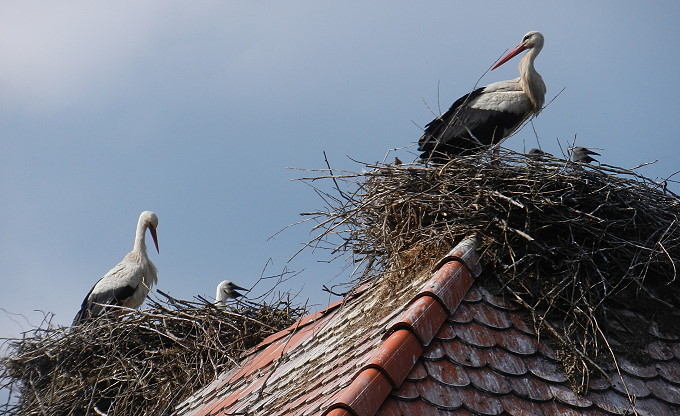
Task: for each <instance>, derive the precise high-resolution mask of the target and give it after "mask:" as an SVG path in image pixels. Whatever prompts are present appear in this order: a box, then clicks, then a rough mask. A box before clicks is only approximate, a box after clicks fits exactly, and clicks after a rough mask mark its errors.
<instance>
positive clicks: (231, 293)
mask: <svg viewBox="0 0 680 416" xmlns="http://www.w3.org/2000/svg"><path fill="white" fill-rule="evenodd" d="M237 290H248V289H244V288H242V287H241V286H238V285H237V284H235V283H233V282H230V281H229V280H223V281H222V282H220V284H219V285H217V293H215V300H217V302H216V304H217V306H225V305H226V304H227V300H229V299H236V298H238V297H241V296H243V295H242V294H241V293H238V292H237Z"/></svg>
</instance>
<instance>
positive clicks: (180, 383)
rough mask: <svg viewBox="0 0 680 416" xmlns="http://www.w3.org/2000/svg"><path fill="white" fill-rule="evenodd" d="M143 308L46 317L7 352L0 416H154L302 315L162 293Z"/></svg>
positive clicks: (273, 305)
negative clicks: (68, 321) (85, 317)
mask: <svg viewBox="0 0 680 416" xmlns="http://www.w3.org/2000/svg"><path fill="white" fill-rule="evenodd" d="M159 293H160V294H161V295H162V296H163V297H164V299H159V300H153V299H150V300H149V302H150V307H149V308H147V309H144V310H140V311H136V310H130V309H122V310H117V311H115V313H110V314H107V315H104V316H101V317H99V318H98V319H95V320H93V321H90V322H87V323H85V324H83V325H80V326H77V327H72V328H71V327H53V326H52V325H51V324H50V318H48V319H47V320H46V321H45V322H43V324H42V325H41V326H40V327H39V328H37V329H34V330H31V331H29V332H27V333H25V334H24V337H23V338H22V339H14V340H9V341H8V342H7V343H6V347H7V348H6V349H7V351H8V354H7V356H6V357H4V358H2V360H1V361H0V387H3V388H7V389H8V390H10V391H11V392H12V395H11V397H10V399H9V400H8V402H7V403H5V404H4V405H0V415H4V414H7V415H9V414H12V415H14V414H21V415H97V414H99V415H101V414H108V415H133V414H134V415H161V414H170V413H171V411H172V409H173V408H174V407H175V406H176V405H177V404H179V403H180V402H181V401H182V400H184V399H185V398H186V397H188V396H189V395H190V394H191V393H193V392H194V391H195V390H196V389H197V388H198V387H201V386H203V385H205V384H207V383H208V382H210V381H212V380H213V379H215V378H216V377H217V375H218V374H219V373H221V372H222V371H223V370H225V369H227V368H229V367H232V366H233V365H235V363H236V362H237V360H238V359H239V357H240V355H241V354H242V353H243V352H244V351H245V350H247V349H248V348H251V347H252V346H254V345H256V344H257V343H259V342H260V341H261V340H262V339H263V338H265V337H266V336H268V335H270V334H272V333H275V332H277V331H279V330H281V329H284V328H286V327H288V326H290V325H291V324H292V323H293V322H295V320H297V319H298V318H299V317H301V316H302V315H304V313H306V311H305V310H304V309H303V308H301V307H297V306H293V305H292V303H291V301H290V299H288V298H287V297H282V296H279V297H278V299H274V300H271V301H269V302H263V303H261V304H256V303H252V302H239V303H234V304H233V305H231V306H228V307H225V308H223V307H218V306H216V305H214V304H213V303H211V302H209V301H207V300H205V299H202V298H197V299H196V300H195V301H186V300H179V299H175V298H172V297H170V296H169V295H167V294H164V293H163V292H160V291H159Z"/></svg>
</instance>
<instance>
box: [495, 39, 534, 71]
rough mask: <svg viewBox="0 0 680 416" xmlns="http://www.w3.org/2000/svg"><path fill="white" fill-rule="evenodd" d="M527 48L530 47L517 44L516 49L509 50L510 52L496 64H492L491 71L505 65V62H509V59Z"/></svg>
mask: <svg viewBox="0 0 680 416" xmlns="http://www.w3.org/2000/svg"><path fill="white" fill-rule="evenodd" d="M526 49H528V48H527V47H526V46H524V45H523V44H521V43H520V44H519V45H517V46H515V49H513V50H511V51H510V52H508V54H507V55H505V56H504V57H503V58H501V60H500V61H498V62H496V65H494V66H492V67H491V69H490V71H493V70H494V69H496V68H498V67H499V66H501V65H503V64H504V63H506V62H508V61H509V60H511V59H512V58H514V57H515V56H516V55H517V54H518V53H520V52H522V51H523V50H526Z"/></svg>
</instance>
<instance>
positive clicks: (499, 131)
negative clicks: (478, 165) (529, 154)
mask: <svg viewBox="0 0 680 416" xmlns="http://www.w3.org/2000/svg"><path fill="white" fill-rule="evenodd" d="M483 93H484V88H478V89H476V90H474V91H472V92H471V93H470V94H468V95H464V96H462V97H461V98H459V99H458V100H456V102H454V103H453V105H451V108H449V109H448V111H447V112H446V113H444V114H442V115H441V116H439V117H437V118H436V119H434V120H432V121H431V122H430V123H429V124H427V126H425V134H423V136H422V137H421V138H420V140H419V142H418V145H419V146H418V150H420V151H422V152H423V153H422V154H421V156H420V157H421V158H423V159H427V160H431V161H435V162H441V161H445V160H446V159H447V158H448V157H449V156H448V155H466V154H472V153H476V152H479V151H481V150H483V149H484V148H486V147H489V146H491V145H493V144H495V143H498V142H499V141H501V140H502V139H503V138H504V137H505V134H506V133H507V132H508V131H511V130H513V129H514V128H515V127H516V126H517V125H519V124H520V123H521V122H522V120H523V118H524V115H522V114H514V113H508V112H501V111H494V110H483V109H479V108H474V107H471V106H469V105H468V103H470V102H471V101H472V100H474V99H475V98H477V97H479V96H480V95H482V94H483Z"/></svg>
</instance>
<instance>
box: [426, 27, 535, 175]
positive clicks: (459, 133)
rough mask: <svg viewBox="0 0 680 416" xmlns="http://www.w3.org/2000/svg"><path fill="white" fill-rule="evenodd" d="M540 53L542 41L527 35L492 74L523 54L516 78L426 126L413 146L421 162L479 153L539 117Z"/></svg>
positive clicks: (468, 97)
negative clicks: (524, 52)
mask: <svg viewBox="0 0 680 416" xmlns="http://www.w3.org/2000/svg"><path fill="white" fill-rule="evenodd" d="M542 48H543V35H542V34H541V33H540V32H529V33H527V34H526V35H524V37H523V38H522V42H520V44H519V45H517V46H516V47H515V48H514V49H513V50H511V51H510V52H508V54H507V55H505V56H504V57H503V58H502V59H501V60H500V61H498V62H497V63H496V64H495V65H494V66H493V67H492V68H491V69H492V70H493V69H496V68H498V67H499V66H501V65H503V64H504V63H505V62H507V61H509V60H510V59H511V58H513V57H514V56H516V55H517V54H519V53H520V52H522V51H524V50H528V52H527V53H526V55H525V56H524V57H523V58H522V60H521V61H520V63H519V74H520V76H519V78H515V79H512V80H508V81H500V82H495V83H493V84H489V85H487V86H486V87H482V88H478V89H476V90H474V91H472V92H471V93H469V94H467V95H464V96H463V97H461V98H459V99H458V100H456V102H454V103H453V105H452V106H451V108H449V110H448V111H447V112H445V113H444V114H442V115H441V116H439V117H437V118H436V119H434V120H432V121H431V122H430V123H429V124H427V126H425V134H423V136H422V137H421V138H420V140H419V141H418V150H420V151H422V152H423V153H422V154H421V156H420V157H421V158H422V159H424V160H429V161H434V162H442V161H445V160H446V159H448V158H449V157H450V156H453V155H466V154H473V153H477V152H481V151H483V150H485V149H487V148H489V147H491V146H493V145H496V144H499V143H500V142H502V141H503V139H505V138H506V137H508V136H510V135H511V134H512V133H513V132H514V131H515V130H516V129H517V128H518V127H520V126H521V125H522V123H524V121H526V120H527V119H528V118H529V117H531V116H533V115H537V114H538V113H540V111H541V108H542V107H543V102H544V100H545V92H546V88H545V84H544V83H543V79H542V78H541V75H540V74H539V73H538V72H536V69H535V68H534V60H535V59H536V56H537V55H538V54H539V53H540V52H541V49H542Z"/></svg>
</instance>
